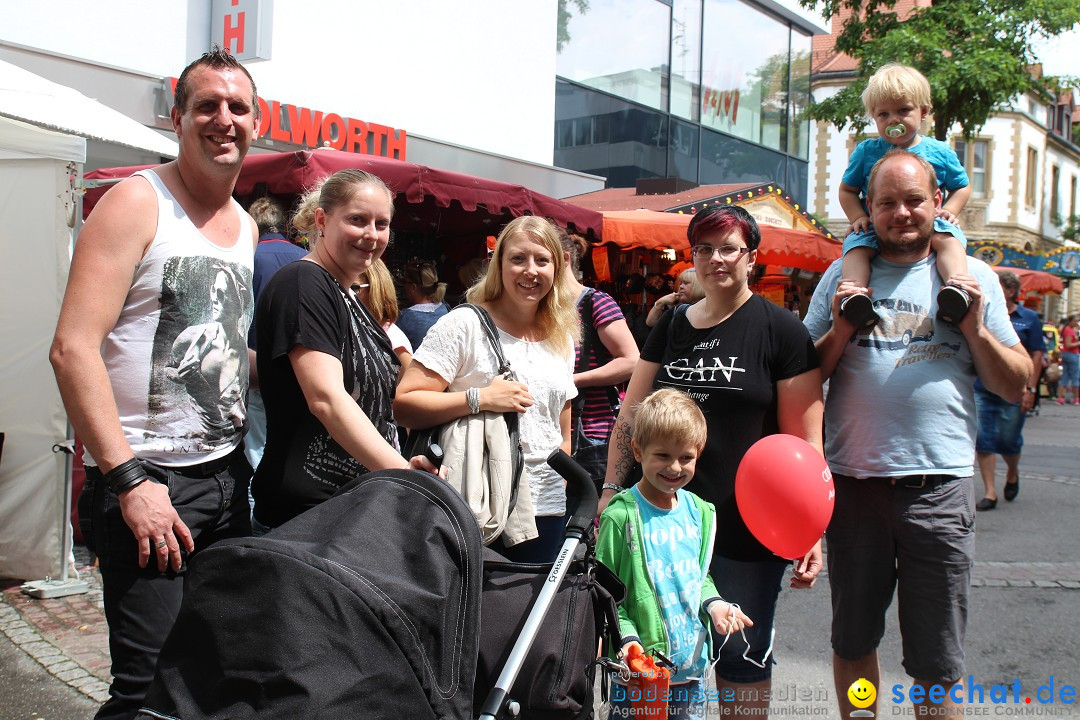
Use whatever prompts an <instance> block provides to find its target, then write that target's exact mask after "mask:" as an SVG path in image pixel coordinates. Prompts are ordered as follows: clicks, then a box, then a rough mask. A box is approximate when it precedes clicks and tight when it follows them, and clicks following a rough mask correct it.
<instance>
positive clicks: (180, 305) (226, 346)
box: [146, 256, 253, 452]
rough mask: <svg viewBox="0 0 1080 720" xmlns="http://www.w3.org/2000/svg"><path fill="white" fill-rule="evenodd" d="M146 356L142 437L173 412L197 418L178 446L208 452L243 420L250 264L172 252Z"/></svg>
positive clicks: (157, 433) (177, 439) (162, 424)
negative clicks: (146, 390)
mask: <svg viewBox="0 0 1080 720" xmlns="http://www.w3.org/2000/svg"><path fill="white" fill-rule="evenodd" d="M160 303H161V318H160V321H159V323H158V327H157V333H156V334H155V336H154V348H153V355H152V358H151V364H152V367H151V372H150V391H149V403H148V405H149V407H148V410H149V418H148V421H149V422H148V430H147V433H146V434H147V437H148V438H150V437H156V438H161V437H162V435H161V434H160V431H159V430H157V429H159V428H162V427H165V426H167V425H168V424H169V423H170V422H171V421H172V420H174V419H175V418H176V416H187V417H193V418H197V419H198V425H194V424H189V429H188V431H187V433H185V436H184V437H174V438H168V439H169V440H170V441H172V442H174V443H176V450H177V451H179V452H185V451H187V452H205V451H212V450H213V449H215V448H216V447H217V446H219V445H220V444H221V441H222V440H225V439H229V438H233V437H235V435H236V434H237V433H238V432H240V431H241V429H242V428H243V425H244V419H245V412H244V398H245V397H246V395H247V389H248V365H249V363H248V354H247V332H248V327H249V326H250V324H251V315H252V305H253V302H252V294H251V270H250V269H249V268H246V267H244V266H242V265H239V264H235V263H226V262H223V261H222V260H220V259H218V258H212V257H200V256H195V257H174V258H171V259H169V260H168V261H166V263H165V267H164V271H163V273H162V287H161V296H160Z"/></svg>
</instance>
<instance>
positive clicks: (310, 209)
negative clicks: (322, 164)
mask: <svg viewBox="0 0 1080 720" xmlns="http://www.w3.org/2000/svg"><path fill="white" fill-rule="evenodd" d="M317 207H319V186H318V185H316V186H315V187H314V188H312V189H311V190H308V191H307V192H306V193H304V194H303V195H301V196H300V202H299V204H298V205H297V206H296V212H295V213H293V216H292V226H293V229H294V230H296V232H298V233H299V234H301V235H305V236H306V237H307V239H308V244H309V245H310V246H311V247H312V248H314V247H315V242H316V240H318V238H319V229H318V228H317V227H315V208H317Z"/></svg>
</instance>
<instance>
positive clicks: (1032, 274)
mask: <svg viewBox="0 0 1080 720" xmlns="http://www.w3.org/2000/svg"><path fill="white" fill-rule="evenodd" d="M994 269H995V270H1008V271H1009V272H1011V273H1015V275H1016V277H1018V278H1020V292H1022V293H1024V294H1025V295H1026V294H1027V293H1029V292H1035V293H1054V294H1055V295H1060V294H1061V293H1062V291H1064V290H1065V283H1063V282H1061V278H1059V277H1058V276H1057V275H1051V274H1050V273H1048V272H1043V271H1041V270H1028V269H1027V268H1014V267H997V268H994Z"/></svg>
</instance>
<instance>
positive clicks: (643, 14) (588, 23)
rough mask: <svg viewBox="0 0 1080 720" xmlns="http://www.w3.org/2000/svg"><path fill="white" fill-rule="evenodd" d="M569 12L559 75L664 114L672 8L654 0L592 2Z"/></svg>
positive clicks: (573, 6)
mask: <svg viewBox="0 0 1080 720" xmlns="http://www.w3.org/2000/svg"><path fill="white" fill-rule="evenodd" d="M582 6H583V7H582ZM565 8H566V10H567V12H568V15H569V17H568V18H567V21H566V32H567V34H568V35H569V38H568V39H567V41H566V44H565V45H564V46H563V47H562V49H560V50H559V51H558V54H557V56H556V60H555V72H556V74H557V75H559V76H561V77H564V78H566V79H567V80H573V81H574V82H578V83H581V84H582V85H587V86H588V87H592V88H596V89H597V90H602V91H603V92H607V93H611V94H612V95H616V96H618V97H621V98H625V99H626V100H630V101H631V102H636V103H641V104H642V105H647V106H649V107H651V108H655V109H657V110H665V111H666V110H667V104H668V102H667V100H668V99H667V66H668V55H669V53H670V52H671V42H670V39H669V37H668V35H669V31H670V28H671V8H670V7H668V6H667V5H665V4H663V3H659V2H656V0H590V2H588V3H582V4H581V6H579V5H578V4H577V3H572V2H568V3H566V5H565ZM613 38H619V39H620V41H618V42H613V40H612V39H613ZM631 38H632V41H630V39H631ZM622 40H626V42H622Z"/></svg>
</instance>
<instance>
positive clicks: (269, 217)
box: [248, 197, 285, 235]
mask: <svg viewBox="0 0 1080 720" xmlns="http://www.w3.org/2000/svg"><path fill="white" fill-rule="evenodd" d="M248 215H250V216H251V219H252V220H254V221H255V224H256V225H257V226H258V227H259V234H260V235H265V234H266V233H276V232H281V231H282V230H284V229H285V211H284V210H282V209H281V203H279V202H278V201H277V200H275V199H273V198H270V197H261V198H258V199H257V200H255V202H253V203H251V207H249V208H248Z"/></svg>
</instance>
